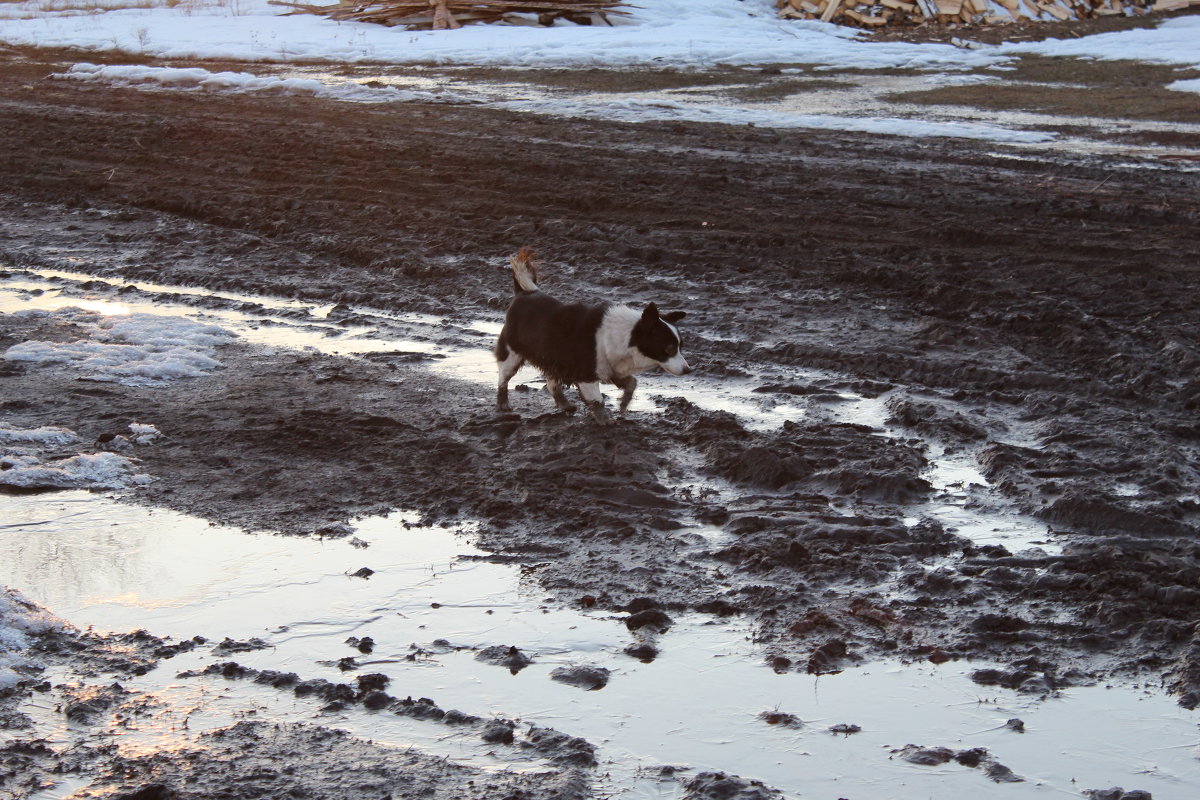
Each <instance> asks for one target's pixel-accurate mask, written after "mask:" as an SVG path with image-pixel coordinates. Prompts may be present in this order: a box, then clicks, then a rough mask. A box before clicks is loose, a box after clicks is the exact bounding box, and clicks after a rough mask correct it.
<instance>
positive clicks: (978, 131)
mask: <svg viewBox="0 0 1200 800" xmlns="http://www.w3.org/2000/svg"><path fill="white" fill-rule="evenodd" d="M499 105H500V106H501V107H506V108H510V109H513V110H515V111H533V112H536V113H540V114H549V115H555V116H568V117H585V118H591V119H607V120H620V121H624V122H647V121H651V120H657V121H663V120H667V121H670V120H679V121H688V122H708V123H724V124H729V125H753V126H756V127H762V128H811V129H816V130H835V131H857V132H860V133H872V134H881V135H890V136H909V137H915V138H923V137H930V136H945V137H949V138H954V139H981V140H985V141H991V142H1007V143H1024V144H1035V143H1038V142H1048V141H1052V140H1053V139H1054V138H1055V137H1054V134H1050V133H1045V132H1042V131H1022V130H1013V129H1011V128H1004V127H1001V126H999V125H988V124H986V123H982V122H936V121H930V120H921V119H901V118H898V117H842V116H835V115H832V114H792V113H787V112H781V111H766V110H761V109H753V108H739V107H736V106H707V105H698V104H689V103H681V102H678V101H674V100H665V99H654V100H641V99H637V98H630V99H624V100H617V101H612V102H595V103H570V102H566V101H559V100H554V101H547V102H538V101H527V100H516V101H512V102H508V103H501V104H499Z"/></svg>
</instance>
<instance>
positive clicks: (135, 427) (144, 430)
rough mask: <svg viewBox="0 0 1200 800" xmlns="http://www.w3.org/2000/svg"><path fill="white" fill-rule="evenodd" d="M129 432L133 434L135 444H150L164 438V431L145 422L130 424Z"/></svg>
mask: <svg viewBox="0 0 1200 800" xmlns="http://www.w3.org/2000/svg"><path fill="white" fill-rule="evenodd" d="M129 430H130V432H132V433H133V443H134V444H150V443H151V442H153V441H154V440H156V439H159V438H161V437H162V431H160V430H159V429H158V428H156V427H154V426H153V425H148V424H146V423H144V422H131V423H129Z"/></svg>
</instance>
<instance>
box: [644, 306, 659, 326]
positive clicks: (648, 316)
mask: <svg viewBox="0 0 1200 800" xmlns="http://www.w3.org/2000/svg"><path fill="white" fill-rule="evenodd" d="M656 319H658V306H656V305H654V303H651V304H650V305H648V306H646V310H645V311H643V312H642V322H654V321H655V320H656Z"/></svg>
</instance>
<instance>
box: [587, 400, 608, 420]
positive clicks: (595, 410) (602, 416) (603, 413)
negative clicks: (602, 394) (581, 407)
mask: <svg viewBox="0 0 1200 800" xmlns="http://www.w3.org/2000/svg"><path fill="white" fill-rule="evenodd" d="M588 410H589V411H591V412H592V418H593V419H594V420H596V424H597V425H612V417H610V416H609V415H608V411H607V410H606V409H605V408H604V403H601V402H596V403H588Z"/></svg>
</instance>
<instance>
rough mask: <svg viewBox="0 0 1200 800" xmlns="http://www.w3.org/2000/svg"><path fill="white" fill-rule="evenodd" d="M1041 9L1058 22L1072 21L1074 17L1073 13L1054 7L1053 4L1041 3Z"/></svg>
mask: <svg viewBox="0 0 1200 800" xmlns="http://www.w3.org/2000/svg"><path fill="white" fill-rule="evenodd" d="M1039 7H1040V8H1041V9H1042V10H1043V11H1045V12H1046V13H1047V14H1049V15H1050V16H1052V17H1054V18H1055V19H1058V20H1063V21H1065V20H1068V19H1071V16H1072V15H1071V13H1070V12H1069V11H1067V10H1066V9H1065V8H1063V7H1062V6H1058V5H1054V4H1052V3H1040V4H1039Z"/></svg>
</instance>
